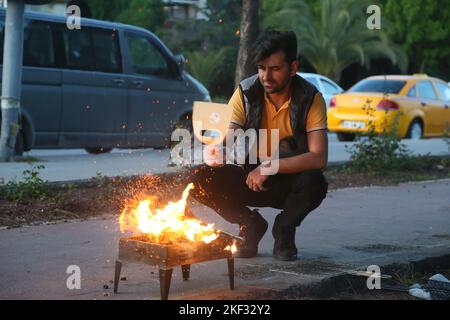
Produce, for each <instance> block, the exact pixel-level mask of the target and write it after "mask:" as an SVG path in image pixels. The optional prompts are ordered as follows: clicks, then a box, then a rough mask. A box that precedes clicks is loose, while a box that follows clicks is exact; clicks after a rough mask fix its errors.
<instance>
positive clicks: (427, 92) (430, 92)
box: [417, 81, 437, 99]
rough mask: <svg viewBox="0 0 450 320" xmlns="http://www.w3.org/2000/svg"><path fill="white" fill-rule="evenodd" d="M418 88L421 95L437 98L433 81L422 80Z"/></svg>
mask: <svg viewBox="0 0 450 320" xmlns="http://www.w3.org/2000/svg"><path fill="white" fill-rule="evenodd" d="M417 90H418V91H419V97H421V98H426V99H437V96H436V93H435V92H434V89H433V85H432V84H431V81H420V82H419V84H418V85H417Z"/></svg>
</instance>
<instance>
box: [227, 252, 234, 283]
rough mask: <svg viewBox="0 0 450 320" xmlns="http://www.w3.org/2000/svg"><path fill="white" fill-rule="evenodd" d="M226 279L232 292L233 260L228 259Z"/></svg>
mask: <svg viewBox="0 0 450 320" xmlns="http://www.w3.org/2000/svg"><path fill="white" fill-rule="evenodd" d="M228 279H229V280H230V289H231V290H234V258H228Z"/></svg>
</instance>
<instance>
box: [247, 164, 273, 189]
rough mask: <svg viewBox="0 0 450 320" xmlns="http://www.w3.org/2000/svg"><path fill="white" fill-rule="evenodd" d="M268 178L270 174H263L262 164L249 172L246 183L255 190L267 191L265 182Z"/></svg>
mask: <svg viewBox="0 0 450 320" xmlns="http://www.w3.org/2000/svg"><path fill="white" fill-rule="evenodd" d="M268 178H269V176H265V175H262V174H261V166H259V167H258V168H256V169H255V170H253V171H252V172H250V173H249V174H248V176H247V181H246V183H247V186H248V187H249V188H250V189H251V190H253V191H255V192H262V191H267V190H268V189H266V188H264V186H263V184H264V182H265V181H266V180H267V179H268Z"/></svg>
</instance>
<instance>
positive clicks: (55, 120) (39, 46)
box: [0, 10, 211, 154]
mask: <svg viewBox="0 0 450 320" xmlns="http://www.w3.org/2000/svg"><path fill="white" fill-rule="evenodd" d="M4 32H5V10H0V64H3V61H2V60H3V41H4ZM23 63H24V67H23V80H22V84H23V86H22V97H21V119H20V120H21V130H20V133H19V136H18V138H17V141H18V144H17V147H16V152H17V153H19V154H20V153H21V152H22V151H24V150H25V151H27V150H30V149H31V148H85V149H86V150H87V151H88V152H91V153H102V152H108V151H110V150H111V149H112V148H115V147H119V148H124V147H126V148H136V147H163V146H166V145H168V144H169V142H170V141H169V140H170V133H171V131H172V129H173V128H174V127H175V125H176V123H177V122H178V121H183V120H185V119H187V118H189V117H190V116H191V115H192V106H193V101H196V100H199V101H210V100H211V99H210V96H209V93H208V91H207V89H206V88H205V87H204V86H203V85H202V84H201V83H200V82H198V81H197V80H196V79H194V78H193V77H191V76H190V75H189V74H187V73H186V72H185V71H184V69H183V64H184V59H183V58H182V56H174V55H173V54H172V52H171V51H170V50H169V49H168V48H167V47H166V46H165V45H164V44H163V43H162V42H161V40H159V39H158V38H157V37H156V36H155V35H154V34H153V33H151V32H150V31H147V30H145V29H141V28H137V27H134V26H130V25H125V24H119V23H111V22H105V21H99V20H92V19H82V20H81V29H80V30H77V29H74V30H69V28H67V26H66V17H65V16H56V15H50V14H41V13H39V14H38V13H26V14H25V38H24V56H23ZM0 67H2V66H0ZM0 74H1V72H0Z"/></svg>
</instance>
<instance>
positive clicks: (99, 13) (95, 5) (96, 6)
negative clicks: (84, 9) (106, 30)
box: [86, 0, 130, 21]
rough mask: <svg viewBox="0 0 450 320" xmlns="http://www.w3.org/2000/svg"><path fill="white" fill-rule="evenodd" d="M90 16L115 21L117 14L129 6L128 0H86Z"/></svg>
mask: <svg viewBox="0 0 450 320" xmlns="http://www.w3.org/2000/svg"><path fill="white" fill-rule="evenodd" d="M86 3H87V4H88V6H89V8H90V10H91V13H92V17H93V18H94V19H99V20H107V21H115V20H116V18H117V16H118V15H119V14H120V13H121V12H122V11H124V10H125V9H127V8H128V7H129V6H130V0H114V1H105V0H86Z"/></svg>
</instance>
